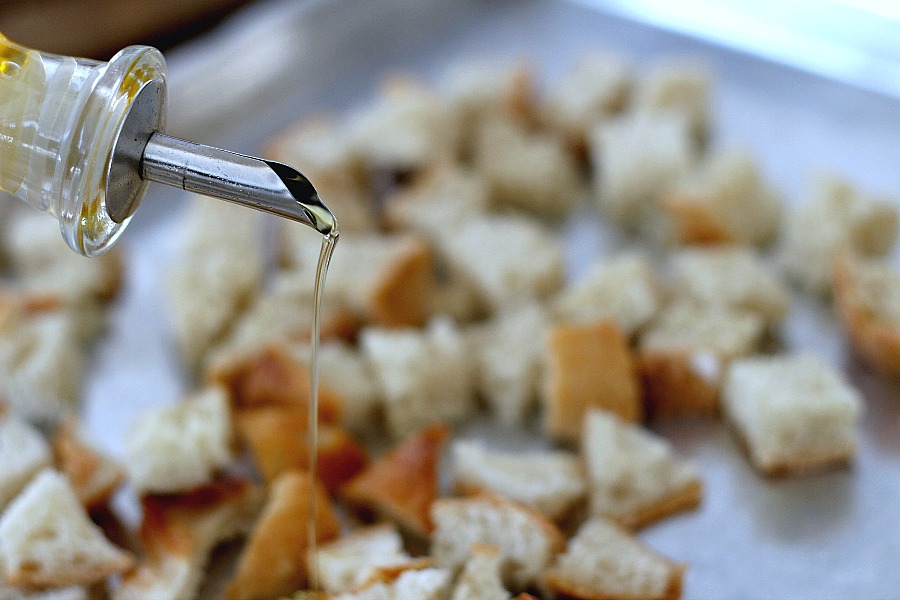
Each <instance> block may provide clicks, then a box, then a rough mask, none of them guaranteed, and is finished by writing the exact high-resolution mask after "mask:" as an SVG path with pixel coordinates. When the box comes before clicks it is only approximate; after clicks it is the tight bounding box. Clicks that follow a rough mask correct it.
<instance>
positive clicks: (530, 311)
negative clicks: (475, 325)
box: [472, 303, 550, 425]
mask: <svg viewBox="0 0 900 600" xmlns="http://www.w3.org/2000/svg"><path fill="white" fill-rule="evenodd" d="M549 329H550V316H549V315H548V314H547V310H546V309H545V308H544V307H543V306H541V305H539V304H537V303H530V304H525V305H522V306H520V307H516V308H513V309H512V310H510V311H507V312H503V313H500V314H498V315H497V316H496V317H495V318H494V319H492V320H491V321H490V322H488V324H487V325H486V326H485V327H483V328H481V329H480V330H478V331H477V332H476V333H474V334H473V336H474V337H473V338H472V346H473V348H472V350H473V352H474V353H475V355H476V356H477V359H478V369H477V384H478V390H479V392H480V394H481V396H482V397H483V398H485V400H486V401H487V404H488V406H489V407H490V409H491V412H492V413H493V414H494V415H495V416H496V417H497V419H498V420H499V421H500V422H501V423H504V424H507V425H515V424H519V423H522V422H524V421H525V420H526V419H527V418H528V416H529V415H530V414H531V413H532V412H533V409H534V408H535V407H536V405H537V400H538V397H539V395H540V384H541V375H542V374H543V360H544V358H543V354H544V342H545V337H546V334H547V332H548V330H549Z"/></svg>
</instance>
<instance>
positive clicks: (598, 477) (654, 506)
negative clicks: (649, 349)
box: [581, 410, 701, 529]
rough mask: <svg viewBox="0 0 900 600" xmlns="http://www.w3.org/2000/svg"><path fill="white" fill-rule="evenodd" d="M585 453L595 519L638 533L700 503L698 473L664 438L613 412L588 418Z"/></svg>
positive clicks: (597, 412)
mask: <svg viewBox="0 0 900 600" xmlns="http://www.w3.org/2000/svg"><path fill="white" fill-rule="evenodd" d="M581 452H582V455H583V457H584V462H585V465H586V469H587V479H588V497H589V498H590V512H591V515H593V516H595V517H604V518H608V519H612V520H614V521H616V522H618V523H620V524H621V525H623V526H625V527H628V528H630V529H638V528H640V527H644V526H646V525H649V524H651V523H654V522H656V521H659V520H660V519H663V518H665V517H667V516H669V515H672V514H674V513H677V512H681V511H684V510H689V509H692V508H696V507H697V506H698V505H699V504H700V494H701V482H700V475H699V474H698V472H697V469H696V468H695V467H694V466H693V465H692V464H691V463H689V462H688V461H685V460H683V459H681V458H679V457H677V456H676V455H675V453H674V452H673V450H672V447H671V446H670V445H669V443H668V442H666V441H665V440H664V439H663V438H661V437H659V436H657V435H655V434H653V433H651V432H650V431H648V430H646V429H644V428H642V427H641V426H639V425H636V424H632V423H627V422H624V421H622V420H621V419H619V418H618V417H617V416H616V415H614V414H612V413H609V412H606V411H602V410H591V411H590V412H589V413H588V414H587V417H586V419H585V423H584V430H583V434H582V439H581Z"/></svg>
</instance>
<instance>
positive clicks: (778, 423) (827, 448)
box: [722, 354, 862, 475]
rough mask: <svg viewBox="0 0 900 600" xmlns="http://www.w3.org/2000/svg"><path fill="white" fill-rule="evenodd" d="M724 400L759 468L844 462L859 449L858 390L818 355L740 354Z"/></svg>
mask: <svg viewBox="0 0 900 600" xmlns="http://www.w3.org/2000/svg"><path fill="white" fill-rule="evenodd" d="M722 403H723V408H724V411H725V414H726V416H727V417H728V419H729V421H730V422H731V423H732V425H733V426H734V428H735V430H736V431H737V433H738V435H739V436H740V438H741V440H742V441H743V442H744V444H745V445H746V448H747V451H748V454H749V457H750V460H751V462H752V463H753V466H754V467H756V469H757V470H759V471H760V472H761V473H764V474H767V475H772V474H779V473H789V472H795V471H804V470H811V469H821V468H824V467H829V466H834V465H841V464H846V463H847V462H849V461H850V460H851V459H852V458H853V456H854V454H855V453H856V444H857V437H858V432H857V429H858V420H859V417H860V413H861V412H862V399H861V397H860V394H859V392H857V391H856V390H855V389H854V388H852V387H851V386H850V385H849V384H847V383H846V382H845V381H844V380H843V379H842V378H841V376H840V375H839V374H838V373H837V372H836V371H833V370H832V369H829V368H828V367H827V366H826V365H825V364H824V363H823V362H822V360H821V359H820V358H818V357H817V356H815V355H812V354H798V355H793V356H790V355H781V356H772V357H756V358H744V359H740V360H736V361H735V362H734V363H732V365H731V367H730V368H729V369H728V373H727V374H726V376H725V383H724V387H723V390H722Z"/></svg>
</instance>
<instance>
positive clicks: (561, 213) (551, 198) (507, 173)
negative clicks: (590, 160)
mask: <svg viewBox="0 0 900 600" xmlns="http://www.w3.org/2000/svg"><path fill="white" fill-rule="evenodd" d="M473 163H474V165H475V168H476V169H477V170H478V172H480V173H481V174H482V176H483V177H484V180H485V182H486V183H487V185H488V187H489V188H490V190H491V198H492V200H493V201H494V203H495V204H496V205H497V206H500V207H511V208H515V209H519V210H522V211H525V212H527V213H530V214H534V215H536V216H539V217H544V218H546V219H548V220H550V221H554V222H558V221H561V220H563V219H564V218H565V217H566V215H568V213H569V210H570V209H571V208H572V207H573V205H574V204H575V202H577V201H578V199H579V197H580V193H581V192H580V189H579V182H578V170H577V165H576V163H575V158H574V156H572V155H571V154H569V153H568V151H567V150H566V148H565V146H564V145H563V143H562V142H561V141H560V140H559V139H557V138H556V137H554V136H552V135H550V134H546V133H535V132H533V131H531V130H530V129H528V128H527V127H525V126H524V125H522V124H521V123H519V122H517V121H514V120H512V119H503V118H493V119H486V120H484V121H483V122H482V123H481V125H480V126H479V127H478V129H477V131H476V132H475V140H474V157H473Z"/></svg>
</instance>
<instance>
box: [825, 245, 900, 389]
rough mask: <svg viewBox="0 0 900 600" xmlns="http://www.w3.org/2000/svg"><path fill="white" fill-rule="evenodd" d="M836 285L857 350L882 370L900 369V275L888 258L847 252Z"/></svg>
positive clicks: (838, 267) (839, 263) (843, 316)
mask: <svg viewBox="0 0 900 600" xmlns="http://www.w3.org/2000/svg"><path fill="white" fill-rule="evenodd" d="M832 289H833V290H834V298H835V301H836V303H837V307H838V311H839V313H840V317H841V322H842V323H843V326H844V328H845V329H846V330H847V334H848V337H849V339H850V343H851V344H852V346H853V348H854V350H855V351H856V352H857V353H858V354H859V355H860V356H861V357H862V359H863V360H864V361H866V362H867V363H869V364H870V365H872V366H873V367H875V368H876V369H878V370H879V371H881V372H883V373H887V374H896V373H900V312H898V308H900V275H898V273H897V272H896V271H895V270H894V269H892V268H891V266H890V265H889V264H888V263H887V262H886V261H883V260H878V259H860V258H854V257H851V256H849V255H845V256H842V257H840V258H839V259H838V260H836V261H835V265H834V277H833V284H832Z"/></svg>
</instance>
